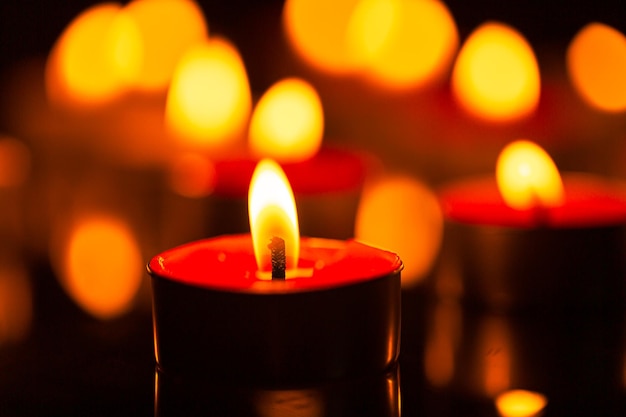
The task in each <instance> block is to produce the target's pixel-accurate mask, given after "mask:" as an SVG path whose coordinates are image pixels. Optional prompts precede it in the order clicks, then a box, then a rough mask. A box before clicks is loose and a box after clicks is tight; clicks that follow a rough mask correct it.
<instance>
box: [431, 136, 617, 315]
mask: <svg viewBox="0 0 626 417" xmlns="http://www.w3.org/2000/svg"><path fill="white" fill-rule="evenodd" d="M520 144H521V145H522V146H523V147H524V146H525V147H530V148H533V152H534V151H537V152H543V151H542V150H541V149H540V148H539V147H537V146H536V145H534V144H531V143H529V142H526V141H522V142H516V143H514V144H511V145H509V146H510V147H509V148H506V149H505V151H507V152H508V151H510V150H515V148H517V149H518V150H519V145H520ZM537 149H538V150H537ZM524 152H525V151H524ZM524 152H522V154H523V153H524ZM504 156H505V152H504V151H503V153H502V154H501V157H500V160H499V167H498V171H499V174H498V175H499V177H500V178H498V181H496V178H493V177H482V178H475V179H470V180H465V181H462V182H457V183H455V184H451V185H449V186H447V187H445V188H443V189H442V190H441V193H440V198H441V202H442V205H443V210H444V214H445V216H446V218H447V220H448V222H447V234H448V238H447V239H446V241H447V244H445V245H444V246H445V248H444V251H446V252H447V253H446V256H447V257H448V258H449V259H450V261H451V262H457V264H458V266H459V267H460V270H461V273H462V274H463V277H464V279H465V290H466V295H467V299H468V300H472V301H474V302H478V303H480V304H487V305H489V306H491V307H498V308H516V307H521V306H529V305H544V306H546V305H555V304H558V303H565V304H567V305H572V304H575V305H577V306H583V305H587V306H589V305H596V306H597V305H600V304H606V303H608V304H610V305H615V303H619V302H620V300H621V299H622V288H623V284H622V281H623V277H624V272H625V265H624V254H625V253H626V248H625V245H624V225H626V191H625V189H624V188H623V186H621V185H620V184H617V183H615V182H611V181H609V180H607V179H602V178H599V177H597V176H591V175H584V174H575V173H569V174H564V175H563V179H562V180H561V178H560V176H559V174H558V171H557V170H556V166H554V164H553V162H552V161H551V159H550V158H549V156H547V154H545V157H546V158H547V159H545V158H544V159H543V161H548V162H545V163H544V162H539V163H537V164H535V162H534V161H535V160H536V159H537V158H536V157H535V156H532V155H531V156H530V159H526V160H524V159H523V158H522V160H521V161H518V160H516V159H514V160H509V163H510V164H512V168H511V167H509V168H504V167H503V166H501V165H500V164H501V163H506V161H505V160H504V159H505V158H504ZM540 159H541V158H540ZM516 164H517V165H516ZM546 164H547V165H546ZM550 164H551V165H550ZM546 167H547V168H546ZM507 169H509V172H512V173H513V174H514V175H513V179H512V180H511V179H510V181H513V185H512V188H515V184H514V183H515V181H519V180H520V178H519V177H525V179H524V178H522V180H523V181H521V182H520V186H519V187H518V191H517V192H515V191H513V193H512V194H513V196H512V197H511V192H509V191H506V190H507V189H506V188H505V189H504V190H502V187H504V185H503V184H502V182H503V181H502V179H503V177H504V175H503V172H504V171H506V170H507ZM539 171H541V172H544V173H545V172H552V174H551V175H552V179H551V180H550V179H546V180H545V181H546V182H547V183H550V182H552V183H553V185H554V187H556V191H555V190H554V189H553V190H552V191H550V187H546V186H545V185H544V184H545V182H544V183H542V182H541V181H540V182H536V181H537V178H538V177H542V175H541V174H538V172H539ZM515 173H517V174H519V176H518V178H517V179H516V178H515ZM554 175H556V177H555V176H554ZM509 186H511V185H509ZM501 190H502V191H501ZM446 256H444V258H445V257H446Z"/></svg>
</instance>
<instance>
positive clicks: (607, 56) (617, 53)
mask: <svg viewBox="0 0 626 417" xmlns="http://www.w3.org/2000/svg"><path fill="white" fill-rule="evenodd" d="M567 70H568V73H569V76H570V78H571V80H572V83H573V84H574V87H575V88H576V90H577V91H578V93H579V94H580V95H581V96H582V98H583V99H584V100H585V101H586V102H587V103H588V104H589V105H591V106H593V107H596V108H598V109H600V110H604V111H607V112H620V111H624V110H626V78H625V77H624V74H625V73H626V37H625V36H624V35H623V34H622V33H621V32H619V31H618V30H616V29H614V28H612V27H610V26H607V25H605V24H602V23H590V24H588V25H587V26H585V27H584V28H582V29H581V30H580V32H578V34H576V36H575V37H574V39H573V40H572V42H571V43H570V45H569V48H568V50H567Z"/></svg>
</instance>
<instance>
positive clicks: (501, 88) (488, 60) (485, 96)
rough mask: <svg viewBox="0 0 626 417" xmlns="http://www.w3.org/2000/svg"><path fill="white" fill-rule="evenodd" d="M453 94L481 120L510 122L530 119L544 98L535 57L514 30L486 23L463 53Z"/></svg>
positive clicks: (453, 85) (456, 72) (463, 47)
mask: <svg viewBox="0 0 626 417" xmlns="http://www.w3.org/2000/svg"><path fill="white" fill-rule="evenodd" d="M452 90H453V93H454V95H455V97H456V99H457V101H458V102H459V104H460V105H461V106H462V107H463V108H464V109H465V110H467V111H468V112H469V113H471V114H473V115H474V116H477V117H479V118H482V119H485V120H490V121H500V122H506V121H513V120H518V119H520V118H523V117H525V116H528V115H529V114H531V113H532V112H533V111H534V110H535V109H536V107H537V104H538V102H539V94H540V77H539V67H538V65H537V60H536V58H535V54H534V52H533V50H532V48H531V47H530V45H529V44H528V43H527V42H526V40H525V39H524V37H523V36H522V35H521V34H520V33H518V32H517V31H515V30H514V29H513V28H511V27H509V26H506V25H504V24H500V23H493V22H491V23H485V24H483V25H482V26H480V27H479V28H478V29H476V30H475V31H474V32H473V33H472V34H471V35H470V37H469V38H468V39H467V41H466V42H465V44H464V45H463V46H462V48H461V51H460V52H459V55H458V57H457V60H456V63H455V65H454V69H453V72H452Z"/></svg>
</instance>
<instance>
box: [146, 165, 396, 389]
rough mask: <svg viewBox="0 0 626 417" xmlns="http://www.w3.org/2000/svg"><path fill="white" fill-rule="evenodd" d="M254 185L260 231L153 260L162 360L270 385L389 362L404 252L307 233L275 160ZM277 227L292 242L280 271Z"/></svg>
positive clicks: (175, 369) (170, 366)
mask: <svg viewBox="0 0 626 417" xmlns="http://www.w3.org/2000/svg"><path fill="white" fill-rule="evenodd" d="M264 187H265V188H264ZM249 194H250V195H249V199H250V201H249V205H250V207H249V210H250V221H251V230H252V234H251V235H248V234H245V235H244V234H239V235H226V236H220V237H215V238H212V239H207V240H201V241H196V242H192V243H189V244H186V245H183V246H180V247H177V248H174V249H171V250H168V251H165V252H164V253H162V254H160V255H158V256H156V257H154V258H153V259H152V260H151V261H150V263H149V264H148V269H149V272H150V274H151V275H152V287H153V302H154V329H155V348H156V357H157V362H158V365H159V368H160V369H161V370H162V371H163V372H164V373H169V374H170V375H183V376H188V377H194V378H204V379H207V378H208V379H212V380H216V381H217V380H219V381H227V380H230V381H237V382H255V383H258V382H264V383H268V384H281V383H291V382H294V381H321V380H328V379H334V378H345V377H356V376H362V375H368V374H375V373H382V372H383V371H384V370H387V369H389V368H391V367H392V366H393V365H394V364H395V362H396V359H397V355H398V332H399V318H400V311H399V308H400V304H399V302H400V269H401V267H402V263H401V261H400V260H399V258H398V257H397V255H395V254H393V253H390V252H386V251H382V250H379V249H375V248H372V247H369V246H366V245H364V244H361V243H359V242H356V241H337V240H328V239H316V238H302V239H300V238H299V232H298V221H297V215H296V211H295V203H294V201H293V193H292V191H291V188H290V187H289V185H288V182H287V181H286V177H285V174H284V172H283V171H282V170H281V169H280V167H279V166H278V165H277V164H276V163H275V162H271V161H269V160H263V161H262V162H261V163H259V165H258V167H257V170H256V171H255V173H254V176H253V180H252V183H251V186H250V193H249ZM278 197H279V199H278V200H277V198H278ZM274 238H280V240H281V241H282V243H284V253H283V259H282V261H283V266H282V269H283V272H284V275H285V279H276V278H278V276H277V274H276V273H275V271H274V269H275V266H276V265H275V261H276V259H275V256H274V255H275V254H274V253H272V252H273V251H270V249H269V248H268V247H267V246H268V244H269V243H270V242H271V241H272V240H273V239H274Z"/></svg>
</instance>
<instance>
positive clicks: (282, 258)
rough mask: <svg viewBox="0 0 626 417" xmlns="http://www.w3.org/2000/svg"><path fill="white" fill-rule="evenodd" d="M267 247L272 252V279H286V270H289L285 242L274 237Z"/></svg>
mask: <svg viewBox="0 0 626 417" xmlns="http://www.w3.org/2000/svg"><path fill="white" fill-rule="evenodd" d="M267 247H268V248H269V250H270V251H271V252H272V279H276V280H283V279H285V269H286V268H287V256H286V255H285V241H284V240H283V239H281V238H279V237H277V236H274V237H273V238H272V240H271V241H270V243H269V245H267Z"/></svg>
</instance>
